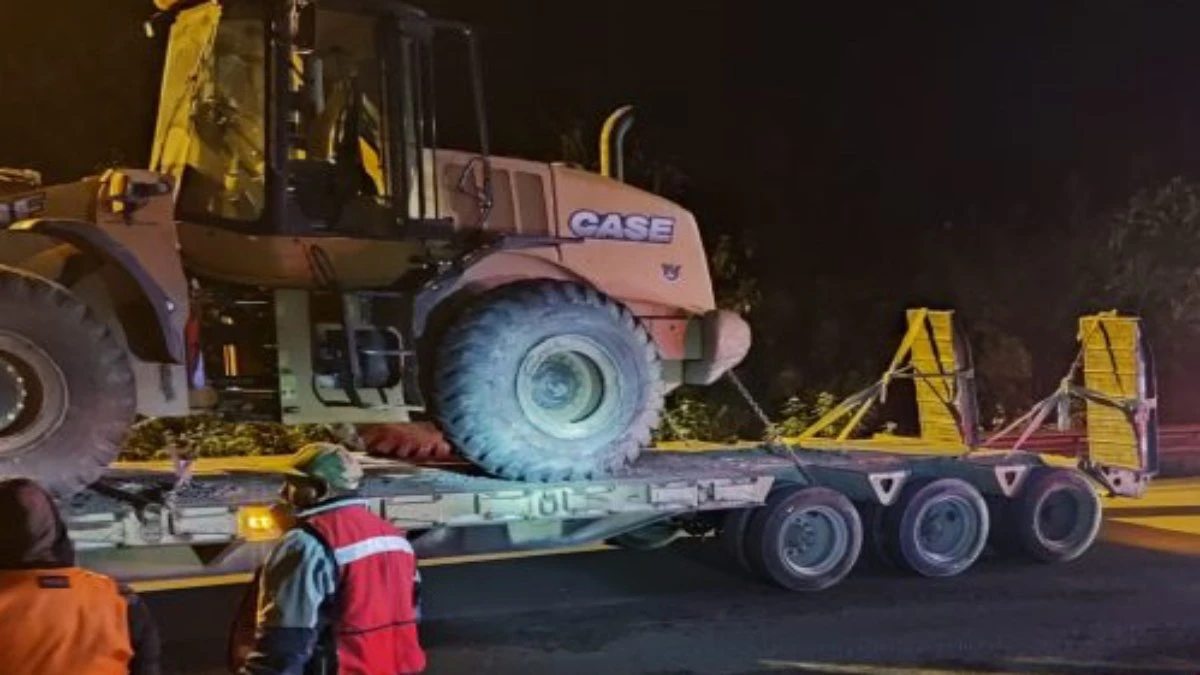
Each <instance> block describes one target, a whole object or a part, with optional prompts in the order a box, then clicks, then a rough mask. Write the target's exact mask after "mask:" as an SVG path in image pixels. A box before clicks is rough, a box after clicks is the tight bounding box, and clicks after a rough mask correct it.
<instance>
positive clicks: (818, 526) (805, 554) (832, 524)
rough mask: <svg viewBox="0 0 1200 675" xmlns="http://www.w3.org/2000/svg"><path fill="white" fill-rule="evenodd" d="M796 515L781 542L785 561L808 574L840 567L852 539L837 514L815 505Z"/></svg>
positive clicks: (795, 569) (821, 572)
mask: <svg viewBox="0 0 1200 675" xmlns="http://www.w3.org/2000/svg"><path fill="white" fill-rule="evenodd" d="M792 518H793V519H792V522H791V523H789V524H788V525H787V529H786V531H785V532H784V536H783V538H782V541H781V542H780V543H781V546H782V549H783V550H782V553H783V556H782V558H783V561H784V563H785V564H786V565H787V566H788V567H791V568H792V569H793V570H794V571H796V572H798V573H800V574H803V575H808V576H819V575H821V574H824V573H826V572H828V571H829V570H831V569H833V568H834V567H836V566H837V564H838V561H839V560H840V559H841V554H842V551H843V549H845V547H846V546H847V545H848V543H849V540H850V533H849V532H848V531H847V530H846V526H845V524H844V523H843V521H842V519H841V518H839V517H838V515H837V513H836V512H834V511H833V510H832V509H828V508H826V507H813V508H811V509H808V510H805V511H801V512H800V513H797V514H795V515H794V516H793V517H792Z"/></svg>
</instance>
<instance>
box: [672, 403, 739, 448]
mask: <svg viewBox="0 0 1200 675" xmlns="http://www.w3.org/2000/svg"><path fill="white" fill-rule="evenodd" d="M738 417H739V414H738V411H736V410H735V409H734V408H733V407H732V406H731V405H730V404H729V403H727V402H722V401H718V400H715V399H714V397H709V396H702V395H699V394H697V393H696V392H691V391H686V392H680V393H679V394H678V395H676V396H672V397H671V400H670V401H668V404H667V408H666V410H665V414H664V415H663V423H662V424H661V425H659V427H658V429H657V430H655V432H654V438H653V440H654V441H655V442H663V441H706V442H711V443H732V442H735V441H737V440H738V435H739V434H738V427H739V426H740V424H739V421H738Z"/></svg>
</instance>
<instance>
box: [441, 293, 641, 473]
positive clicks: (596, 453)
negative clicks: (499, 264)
mask: <svg viewBox="0 0 1200 675" xmlns="http://www.w3.org/2000/svg"><path fill="white" fill-rule="evenodd" d="M431 398H432V400H433V404H434V408H435V410H436V414H437V418H438V422H439V424H440V425H441V427H442V429H443V430H444V431H445V432H446V436H447V438H449V439H450V441H451V442H452V443H453V444H454V445H455V446H456V447H457V448H458V449H459V451H460V452H462V454H463V455H464V456H466V457H467V458H468V459H470V460H471V461H472V462H474V463H475V464H477V465H478V466H480V467H481V468H483V469H484V470H486V471H488V472H490V473H492V474H494V475H497V476H501V477H505V478H512V479H517V480H531V481H543V482H549V481H567V480H579V479H588V478H592V477H597V476H607V475H612V474H616V473H619V472H621V471H622V470H624V469H625V468H626V467H627V466H628V465H629V464H630V463H632V462H633V460H634V459H636V458H637V456H638V455H639V454H640V452H641V450H642V448H643V447H646V446H647V445H649V444H650V433H651V431H652V430H653V429H654V427H656V426H657V425H658V422H659V415H660V414H661V411H662V407H663V387H662V371H661V365H660V363H659V358H658V352H657V349H656V347H655V345H654V342H653V340H652V339H651V338H650V334H649V333H648V332H647V331H646V329H645V328H644V327H643V326H642V324H641V323H640V322H639V321H638V319H637V318H636V317H635V316H633V314H631V313H630V312H629V310H627V309H625V308H624V307H623V306H621V305H620V304H618V303H617V302H615V301H613V300H612V299H610V298H608V297H606V296H604V295H601V294H600V293H598V292H597V291H596V290H595V289H594V288H591V287H589V286H585V285H583V284H576V283H567V282H560V281H535V282H518V283H515V284H511V285H508V286H504V287H501V288H499V289H497V290H494V291H491V292H489V293H486V294H484V295H483V296H481V297H480V298H478V299H477V301H476V302H475V303H473V304H472V305H471V306H470V307H468V308H467V309H466V310H465V311H464V312H463V314H462V315H461V316H460V317H459V318H458V319H457V320H456V321H455V322H454V323H453V324H452V325H451V326H450V327H449V329H448V330H447V331H446V333H445V335H444V337H443V338H442V340H441V344H440V347H439V350H438V353H437V356H436V364H435V374H434V391H433V396H432V397H431Z"/></svg>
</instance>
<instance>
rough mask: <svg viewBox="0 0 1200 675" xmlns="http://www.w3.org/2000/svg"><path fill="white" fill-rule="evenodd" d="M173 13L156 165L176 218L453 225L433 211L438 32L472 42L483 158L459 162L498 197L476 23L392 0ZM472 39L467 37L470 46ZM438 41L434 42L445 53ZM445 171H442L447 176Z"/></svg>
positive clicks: (289, 2) (223, 223)
mask: <svg viewBox="0 0 1200 675" xmlns="http://www.w3.org/2000/svg"><path fill="white" fill-rule="evenodd" d="M158 4H159V6H160V7H162V8H164V13H163V14H160V15H158V16H157V17H156V21H157V22H164V21H168V20H169V21H171V31H170V39H169V45H168V49H167V60H166V64H165V66H164V74H163V84H162V94H161V101H160V107H159V117H158V122H157V128H156V132H155V140H154V149H153V155H152V160H151V168H152V169H154V170H156V171H160V172H162V173H165V174H169V175H172V176H174V177H175V179H176V181H177V183H176V184H177V186H178V187H177V189H178V195H177V199H176V203H177V212H178V213H177V215H178V217H179V219H180V220H183V221H186V222H190V223H197V224H202V225H210V226H216V227H221V228H227V229H232V230H236V231H238V232H243V233H246V234H256V235H287V236H302V237H310V236H342V237H354V238H372V239H405V238H413V237H422V238H423V237H432V238H437V236H438V233H442V234H444V235H445V236H449V233H450V232H451V231H452V228H451V227H450V223H449V221H447V220H442V219H441V218H440V216H441V215H442V214H443V213H444V212H445V210H444V209H442V208H441V205H440V204H439V189H438V181H439V177H438V176H437V175H436V171H435V168H434V167H436V166H437V161H436V152H437V150H436V148H437V144H438V119H437V101H438V98H439V91H442V90H444V89H445V87H446V83H445V82H443V83H442V84H441V85H439V83H438V82H437V78H436V77H435V76H436V74H437V72H436V68H435V59H434V54H435V44H445V42H444V41H443V42H441V43H436V42H435V41H436V40H437V39H438V38H441V37H442V36H450V37H454V38H457V41H456V44H455V45H454V46H456V47H459V48H458V49H457V50H456V51H455V52H453V53H452V55H451V60H454V56H458V57H459V58H462V57H463V56H465V57H466V60H467V63H466V65H465V67H464V68H462V69H459V70H460V71H461V70H467V71H469V72H466V73H463V72H454V73H452V75H453V76H454V77H452V78H447V79H448V81H449V83H450V84H453V85H457V86H458V87H461V83H463V82H466V83H467V85H468V87H469V98H470V104H468V105H467V106H465V107H466V108H468V109H470V108H472V107H473V110H470V117H471V118H473V119H471V122H470V126H473V127H474V128H473V132H474V134H475V135H476V138H477V140H478V148H477V150H478V152H479V157H478V160H477V162H476V163H475V165H474V166H471V167H468V169H467V170H466V171H464V172H463V174H462V176H461V177H459V180H458V181H457V182H458V185H459V188H460V189H462V190H464V191H466V192H468V193H470V194H471V195H472V196H473V197H475V198H476V200H477V202H478V204H479V207H480V208H479V211H480V214H481V220H482V216H483V215H486V213H487V207H488V204H489V203H490V199H491V198H490V180H489V171H488V162H487V159H486V158H487V134H486V130H485V123H484V113H483V98H482V91H481V89H482V87H481V84H480V78H479V64H478V58H477V50H476V46H475V38H474V36H473V34H472V33H471V30H470V29H469V28H468V27H467V26H465V25H462V24H458V23H453V22H447V21H441V20H434V19H430V18H428V17H426V16H425V15H424V14H423V13H422V12H420V11H419V10H417V9H414V8H412V7H409V6H406V5H403V4H401V3H398V2H391V1H388V0H320V1H319V2H313V1H312V0H220V2H217V1H216V0H205V1H199V2H197V1H196V0H158ZM462 45H465V46H466V49H465V51H464V50H463V49H461V46H462ZM439 53H441V52H439ZM443 182H445V179H444V177H443Z"/></svg>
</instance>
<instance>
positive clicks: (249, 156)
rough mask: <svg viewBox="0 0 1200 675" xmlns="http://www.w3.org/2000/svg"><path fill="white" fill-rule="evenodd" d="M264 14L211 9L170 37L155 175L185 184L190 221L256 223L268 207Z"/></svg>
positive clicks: (184, 16)
mask: <svg viewBox="0 0 1200 675" xmlns="http://www.w3.org/2000/svg"><path fill="white" fill-rule="evenodd" d="M264 35H265V32H264V20H263V17H262V15H261V11H254V10H252V9H249V8H245V6H239V5H233V6H232V7H229V8H225V9H224V12H223V13H222V8H221V7H220V6H219V5H216V4H205V5H201V6H199V7H196V8H194V9H190V10H187V11H185V12H182V13H180V15H179V17H178V18H177V19H176V21H175V24H174V26H173V27H172V29H171V39H170V46H169V48H168V52H167V60H166V64H165V68H164V74H163V86H162V93H161V97H160V103H159V119H158V129H157V132H156V134H155V143H154V158H153V160H152V165H151V166H152V168H154V169H155V170H158V171H161V172H163V173H168V174H171V175H173V176H174V177H175V178H176V179H177V180H178V181H179V183H180V194H179V208H180V212H181V214H183V215H185V216H193V217H196V216H198V217H200V218H201V219H204V217H205V216H207V217H208V218H209V219H212V218H215V219H220V220H232V221H244V222H248V221H257V220H259V219H260V218H261V217H262V214H263V210H264V206H265V203H266V152H265V148H266V133H265V129H266V124H265V121H266V97H265V92H266V58H265V53H266V49H265V46H266V45H265V40H264Z"/></svg>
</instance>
